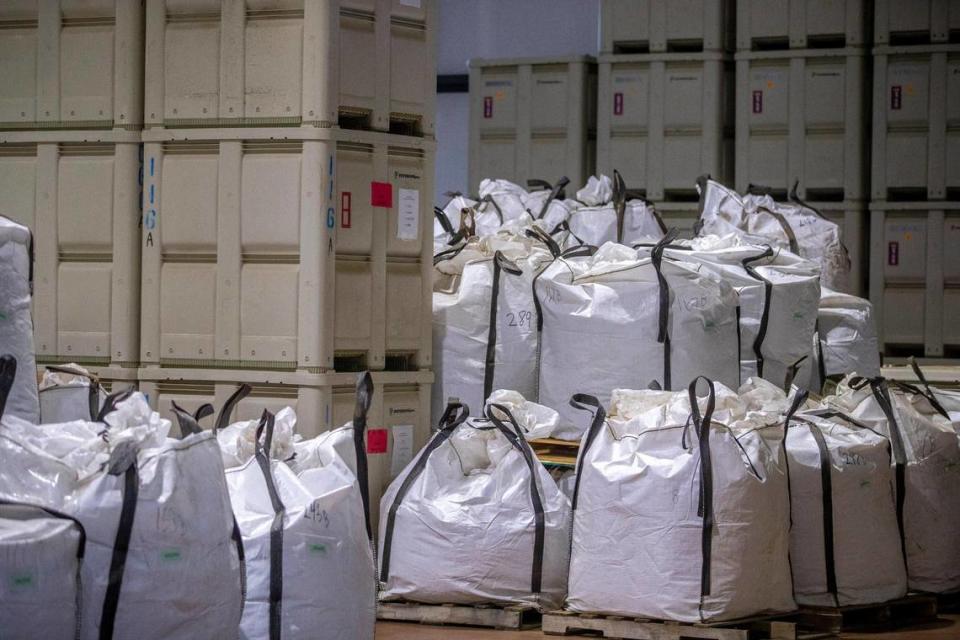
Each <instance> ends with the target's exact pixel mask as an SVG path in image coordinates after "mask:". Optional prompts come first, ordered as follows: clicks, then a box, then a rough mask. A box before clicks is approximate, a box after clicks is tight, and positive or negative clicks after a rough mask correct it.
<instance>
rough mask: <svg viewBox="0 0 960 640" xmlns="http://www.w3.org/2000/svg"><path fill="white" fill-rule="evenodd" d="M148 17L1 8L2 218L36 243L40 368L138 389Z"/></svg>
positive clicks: (30, 6) (66, 7)
mask: <svg viewBox="0 0 960 640" xmlns="http://www.w3.org/2000/svg"><path fill="white" fill-rule="evenodd" d="M143 52H144V6H143V3H141V2H128V1H126V0H85V1H83V2H80V1H77V0H44V1H35V2H24V1H17V2H13V1H11V2H4V3H2V4H0V78H2V79H3V80H2V82H0V211H2V212H3V213H4V215H6V216H9V217H11V218H13V219H14V220H16V221H18V222H20V223H22V224H25V225H26V226H28V227H29V228H30V229H31V231H32V232H33V237H34V249H35V252H34V274H33V275H34V292H33V293H34V295H33V324H34V333H35V345H36V350H37V362H38V364H39V365H40V367H42V366H43V365H45V364H53V363H64V362H77V363H80V364H82V365H83V366H86V367H92V368H103V367H108V368H110V370H111V371H113V374H112V375H113V377H116V378H119V379H124V380H131V381H135V380H136V367H137V364H138V353H139V329H140V327H139V325H140V320H139V312H140V247H139V241H138V236H139V231H138V228H139V224H140V191H141V175H140V170H141V146H140V129H141V128H142V126H143Z"/></svg>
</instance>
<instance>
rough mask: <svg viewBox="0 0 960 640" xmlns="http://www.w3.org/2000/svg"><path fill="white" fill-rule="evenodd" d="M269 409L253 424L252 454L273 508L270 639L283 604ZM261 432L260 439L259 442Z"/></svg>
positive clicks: (280, 514) (280, 511)
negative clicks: (258, 422) (253, 448)
mask: <svg viewBox="0 0 960 640" xmlns="http://www.w3.org/2000/svg"><path fill="white" fill-rule="evenodd" d="M273 421H274V416H273V414H272V413H270V412H269V411H267V410H266V409H264V410H263V414H262V415H261V416H260V424H259V425H258V426H257V435H256V440H255V445H254V446H255V453H254V458H255V459H256V461H257V465H258V466H259V467H260V471H261V472H262V473H263V481H264V483H265V484H266V487H267V494H268V495H269V496H270V506H271V507H272V508H273V522H271V523H270V640H280V637H281V635H282V634H283V626H282V624H281V619H282V618H281V616H282V607H283V518H284V515H285V514H286V507H284V506H283V501H282V500H281V499H280V493H279V492H278V491H277V485H276V483H275V482H274V480H273V469H272V467H271V464H270V447H271V446H272V445H273V424H274V422H273ZM261 436H263V441H262V442H261Z"/></svg>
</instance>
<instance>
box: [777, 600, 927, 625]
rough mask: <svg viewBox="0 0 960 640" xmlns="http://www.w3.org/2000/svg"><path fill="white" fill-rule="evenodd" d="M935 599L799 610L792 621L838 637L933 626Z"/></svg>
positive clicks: (803, 608)
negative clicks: (862, 631)
mask: <svg viewBox="0 0 960 640" xmlns="http://www.w3.org/2000/svg"><path fill="white" fill-rule="evenodd" d="M937 612H938V608H937V598H936V597H935V596H931V595H908V596H906V597H904V598H899V599H897V600H890V601H889V602H881V603H877V604H862V605H851V606H847V607H807V606H805V607H802V608H801V609H800V611H799V613H797V614H796V619H797V621H798V622H800V623H801V624H802V625H804V626H806V627H808V628H811V629H817V630H819V631H823V632H825V633H833V634H838V633H840V632H842V631H851V630H855V629H856V630H884V629H894V628H897V627H906V626H912V625H916V624H923V623H927V622H933V621H934V620H936V619H937Z"/></svg>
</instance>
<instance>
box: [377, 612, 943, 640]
mask: <svg viewBox="0 0 960 640" xmlns="http://www.w3.org/2000/svg"><path fill="white" fill-rule="evenodd" d="M558 637H559V636H548V635H546V634H544V633H541V632H540V631H495V630H489V629H472V628H468V627H430V626H426V625H419V624H414V623H407V622H380V623H378V624H377V640H536V639H542V638H558ZM568 637H571V638H576V636H568ZM841 637H842V638H845V639H849V640H960V615H944V616H940V619H939V620H938V621H937V622H936V623H933V624H929V625H924V626H922V627H915V628H910V629H899V630H897V631H890V632H885V633H845V634H843V636H841Z"/></svg>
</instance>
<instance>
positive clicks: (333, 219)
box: [327, 207, 337, 229]
mask: <svg viewBox="0 0 960 640" xmlns="http://www.w3.org/2000/svg"><path fill="white" fill-rule="evenodd" d="M335 224H337V212H336V211H334V209H333V207H330V208H328V209H327V229H333V226H334V225H335Z"/></svg>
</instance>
